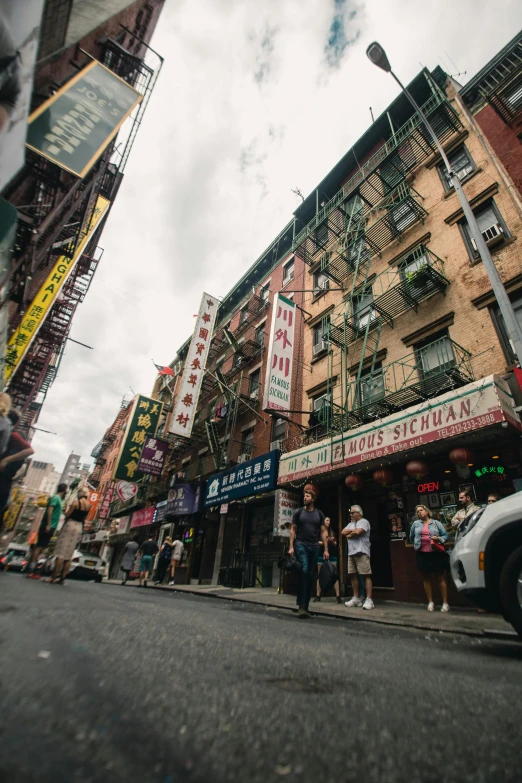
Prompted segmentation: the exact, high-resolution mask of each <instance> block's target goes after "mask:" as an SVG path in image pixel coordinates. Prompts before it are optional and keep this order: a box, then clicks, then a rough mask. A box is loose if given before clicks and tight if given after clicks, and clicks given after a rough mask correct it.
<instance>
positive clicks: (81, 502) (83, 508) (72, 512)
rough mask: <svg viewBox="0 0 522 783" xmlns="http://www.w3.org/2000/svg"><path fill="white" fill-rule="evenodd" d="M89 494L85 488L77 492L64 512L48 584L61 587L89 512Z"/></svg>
mask: <svg viewBox="0 0 522 783" xmlns="http://www.w3.org/2000/svg"><path fill="white" fill-rule="evenodd" d="M88 497H89V493H88V492H87V490H86V489H85V488H83V487H82V489H79V490H78V495H77V497H76V498H75V500H73V502H72V503H71V505H70V506H69V508H68V509H67V511H66V512H65V524H64V526H63V527H62V529H61V530H60V535H59V536H58V541H57V542H56V546H55V548H54V556H55V558H56V560H55V563H54V571H53V574H52V576H51V578H50V579H49V582H50V583H52V582H59V584H61V585H63V584H64V583H65V577H66V576H67V574H68V573H69V568H70V566H71V560H72V559H73V557H74V551H75V549H76V547H77V546H78V544H79V543H80V539H81V537H82V533H83V526H84V524H85V519H86V517H87V514H88V513H89V511H90V510H91V504H90V503H89V501H88V500H87V498H88Z"/></svg>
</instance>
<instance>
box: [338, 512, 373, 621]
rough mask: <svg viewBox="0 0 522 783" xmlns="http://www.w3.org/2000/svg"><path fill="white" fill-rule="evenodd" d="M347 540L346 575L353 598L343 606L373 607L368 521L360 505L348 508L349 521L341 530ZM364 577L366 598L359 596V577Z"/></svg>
mask: <svg viewBox="0 0 522 783" xmlns="http://www.w3.org/2000/svg"><path fill="white" fill-rule="evenodd" d="M342 535H343V536H344V537H345V538H346V539H347V541H348V575H349V576H350V579H351V582H352V589H353V598H351V599H350V600H349V601H346V602H345V604H344V605H345V606H347V607H349V608H351V607H352V606H362V608H363V609H373V608H374V603H373V600H372V566H371V563H370V523H369V522H368V520H367V519H365V518H364V515H363V510H362V508H361V506H352V507H351V508H350V522H348V524H347V525H346V527H345V528H344V530H343V531H342ZM360 576H362V577H363V578H364V586H365V589H366V599H365V600H364V601H363V599H362V598H361V596H360V592H359V577H360Z"/></svg>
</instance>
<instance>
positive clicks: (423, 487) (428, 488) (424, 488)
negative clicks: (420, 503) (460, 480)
mask: <svg viewBox="0 0 522 783" xmlns="http://www.w3.org/2000/svg"><path fill="white" fill-rule="evenodd" d="M438 491H439V482H438V481H427V482H426V484H418V485H417V492H418V493H419V494H422V493H423V492H438Z"/></svg>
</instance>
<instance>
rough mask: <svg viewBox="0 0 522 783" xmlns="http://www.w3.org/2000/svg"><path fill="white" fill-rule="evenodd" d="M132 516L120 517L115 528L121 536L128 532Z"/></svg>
mask: <svg viewBox="0 0 522 783" xmlns="http://www.w3.org/2000/svg"><path fill="white" fill-rule="evenodd" d="M129 521H130V517H120V518H119V519H118V526H117V528H116V530H115V533H116V535H118V536H121V535H122V534H123V533H126V532H127V530H128V528H129Z"/></svg>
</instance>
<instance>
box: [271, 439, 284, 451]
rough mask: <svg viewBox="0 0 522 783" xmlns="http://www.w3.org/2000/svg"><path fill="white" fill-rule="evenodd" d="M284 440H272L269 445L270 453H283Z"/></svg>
mask: <svg viewBox="0 0 522 783" xmlns="http://www.w3.org/2000/svg"><path fill="white" fill-rule="evenodd" d="M284 443H285V441H284V439H283V438H281V439H280V440H273V441H272V442H271V444H270V451H274V450H275V449H279V451H283V446H284Z"/></svg>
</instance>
